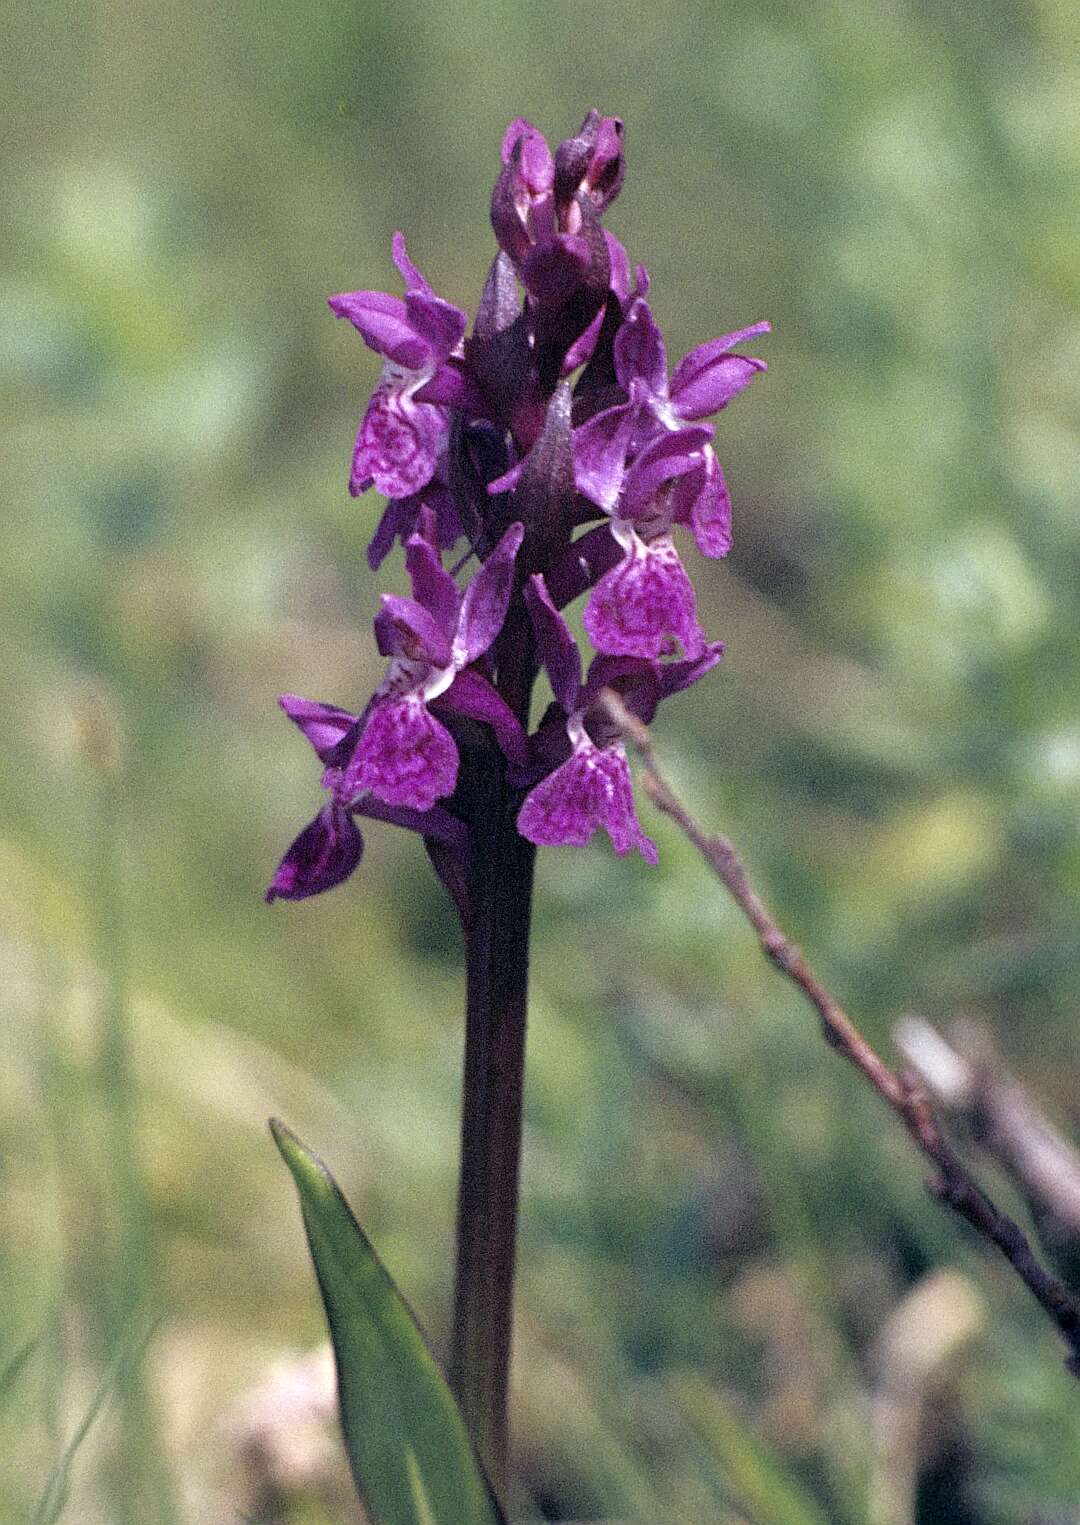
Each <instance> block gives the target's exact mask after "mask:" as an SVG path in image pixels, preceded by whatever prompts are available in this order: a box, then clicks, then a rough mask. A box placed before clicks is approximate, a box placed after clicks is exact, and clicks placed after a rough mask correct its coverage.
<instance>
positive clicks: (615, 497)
mask: <svg viewBox="0 0 1080 1525" xmlns="http://www.w3.org/2000/svg"><path fill="white" fill-rule="evenodd" d="M644 284H646V285H647V278H646V280H645V282H644ZM768 329H769V325H768V323H756V324H753V325H751V327H749V328H744V329H740V330H738V331H737V332H736V333H733V334H727V335H725V336H724V337H723V338H720V339H714V340H712V341H711V342H710V343H709V344H703V345H700V346H699V347H698V348H697V349H695V350H692V351H691V353H690V354H689V355H687V356H686V357H685V359H684V360H682V361H681V362H680V363H679V365H678V366H677V368H676V370H675V375H674V377H673V378H672V380H671V382H670V384H669V382H668V373H667V355H666V351H665V347H664V339H663V335H662V334H661V332H660V329H659V328H658V327H657V325H656V322H655V321H654V319H653V316H652V313H651V311H650V309H649V305H648V303H647V302H646V301H645V299H644V297H642V296H639V297H637V298H636V299H634V300H633V301H632V302H631V303H630V306H629V309H628V312H627V314H626V317H625V320H624V322H623V325H622V327H621V328H620V330H619V332H618V334H617V336H616V338H615V343H614V364H615V373H616V377H617V380H618V382H619V385H620V386H621V388H622V389H623V390H624V391H625V392H626V394H627V400H626V401H625V402H622V403H617V404H616V405H615V406H614V407H611V408H606V409H604V410H602V411H601V412H598V413H596V414H594V415H593V416H592V417H591V418H589V419H587V420H586V421H585V423H583V424H582V425H581V426H580V427H579V428H578V429H576V430H575V431H574V477H575V485H576V487H577V489H578V491H579V492H581V493H582V494H583V495H584V496H585V497H586V498H588V499H589V500H590V501H591V502H593V503H595V504H596V505H597V507H598V508H602V509H603V510H604V512H605V513H607V514H609V515H610V516H611V533H612V536H613V538H614V539H615V540H616V541H617V543H618V544H619V546H620V547H621V548H622V550H623V553H624V557H623V560H622V561H621V562H620V563H619V564H618V565H617V566H615V567H613V568H612V569H611V570H610V571H609V572H607V573H606V574H605V576H604V577H602V578H601V579H600V581H599V582H598V583H597V585H596V587H595V588H594V590H593V593H592V596H591V598H590V600H589V603H588V605H587V607H586V610H585V616H584V622H585V629H586V631H587V632H588V635H589V638H590V640H591V641H592V642H593V644H594V645H595V646H596V648H597V650H598V651H602V652H606V653H608V654H611V655H619V654H622V655H637V656H644V657H652V658H656V657H659V656H660V655H661V654H663V653H664V652H665V651H666V650H667V649H668V646H669V643H670V640H671V638H672V637H674V638H676V639H678V641H679V642H680V643H681V645H682V647H683V651H684V653H685V655H686V656H687V657H688V658H690V659H694V658H696V657H697V656H698V655H699V654H700V653H701V651H702V650H703V649H704V643H705V636H704V633H703V632H702V630H701V628H700V626H699V625H698V622H697V613H696V609H695V601H694V592H693V586H692V584H691V582H690V579H689V577H688V576H687V574H686V570H685V568H684V567H683V565H682V562H681V560H680V559H679V554H678V552H677V550H676V549H675V545H674V542H673V541H672V538H671V529H672V526H673V525H674V524H685V525H688V526H689V528H690V529H691V531H692V533H693V535H694V538H695V540H696V542H697V545H698V549H699V550H700V551H701V552H702V553H703V554H704V555H706V556H711V557H717V556H724V555H726V554H727V552H728V551H729V550H730V549H731V502H730V498H729V496H728V491H727V486H726V484H725V482H724V477H723V473H722V471H721V469H720V463H719V461H718V460H717V458H716V454H715V452H714V450H713V448H712V435H713V431H712V428H711V427H710V426H708V425H703V424H701V423H700V422H697V421H698V420H700V419H702V418H704V417H705V416H706V415H707V414H709V413H715V412H718V411H719V410H720V409H721V408H724V407H726V406H727V404H728V403H729V402H730V401H731V399H732V398H733V397H734V396H735V395H736V393H738V392H739V391H741V390H742V388H743V387H745V386H746V385H747V384H748V383H749V382H750V381H751V380H752V379H753V377H754V375H755V374H756V373H757V372H758V371H760V370H764V369H765V362H764V361H763V360H758V359H755V358H753V357H748V356H745V355H737V354H735V353H733V346H734V345H736V344H738V343H741V342H742V341H743V340H745V339H748V338H750V337H752V336H753V335H755V334H759V333H765V332H767V331H768ZM628 461H629V463H630V464H629V465H628V464H627V462H628Z"/></svg>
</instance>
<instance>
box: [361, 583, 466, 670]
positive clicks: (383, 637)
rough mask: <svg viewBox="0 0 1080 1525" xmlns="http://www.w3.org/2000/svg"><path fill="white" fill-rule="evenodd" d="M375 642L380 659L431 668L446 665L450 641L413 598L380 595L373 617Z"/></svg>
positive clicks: (432, 618)
mask: <svg viewBox="0 0 1080 1525" xmlns="http://www.w3.org/2000/svg"><path fill="white" fill-rule="evenodd" d="M375 641H376V644H377V645H378V648H379V651H380V653H381V655H382V656H384V657H404V658H405V660H406V661H408V662H426V663H429V664H430V665H431V666H432V667H448V666H449V665H450V640H449V637H448V636H447V635H446V633H445V631H444V630H443V629H442V627H441V626H440V625H439V623H438V621H437V620H436V619H435V618H434V617H433V616H432V614H431V613H430V611H429V610H427V609H425V608H424V606H423V604H419V603H417V601H416V599H415V598H402V597H400V596H399V595H398V594H395V593H383V594H382V595H381V597H380V599H379V612H378V614H377V615H376V616H375Z"/></svg>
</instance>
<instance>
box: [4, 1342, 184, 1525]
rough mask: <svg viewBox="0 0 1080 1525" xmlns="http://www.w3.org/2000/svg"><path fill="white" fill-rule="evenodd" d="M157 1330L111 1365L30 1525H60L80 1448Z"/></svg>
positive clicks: (123, 1351)
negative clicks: (59, 1521)
mask: <svg viewBox="0 0 1080 1525" xmlns="http://www.w3.org/2000/svg"><path fill="white" fill-rule="evenodd" d="M153 1332H154V1331H153V1328H152V1327H151V1328H150V1329H147V1330H146V1332H145V1333H144V1334H142V1335H140V1336H139V1338H138V1339H137V1340H133V1341H131V1342H130V1343H129V1344H127V1345H124V1346H123V1347H122V1348H121V1349H120V1350H119V1351H117V1353H116V1355H115V1356H114V1357H113V1359H112V1360H111V1361H110V1362H109V1365H108V1367H107V1369H106V1371H105V1374H104V1376H103V1377H102V1379H101V1381H100V1383H99V1384H98V1388H97V1391H96V1392H95V1394H94V1396H93V1398H91V1400H90V1403H89V1405H88V1407H87V1410H86V1413H85V1414H84V1415H83V1417H82V1419H81V1420H80V1421H79V1424H78V1426H77V1428H76V1430H75V1433H74V1434H73V1435H72V1437H71V1439H70V1440H69V1441H68V1443H67V1445H66V1446H65V1448H64V1454H63V1455H62V1456H61V1457H60V1460H59V1461H58V1462H57V1463H56V1466H55V1467H54V1468H53V1469H52V1471H51V1472H50V1474H49V1478H48V1481H47V1482H46V1484H45V1487H44V1488H43V1490H42V1493H41V1497H40V1498H39V1499H38V1502H37V1506H36V1507H35V1509H34V1512H33V1514H32V1515H31V1516H30V1525H56V1521H57V1520H58V1519H59V1518H60V1516H61V1515H62V1514H63V1512H64V1507H65V1505H66V1504H67V1498H68V1486H69V1482H70V1478H71V1467H72V1464H73V1462H74V1460H75V1457H76V1454H77V1453H78V1450H79V1447H80V1446H81V1445H82V1443H83V1441H84V1440H85V1439H86V1437H87V1435H88V1434H89V1433H90V1428H91V1426H92V1425H93V1423H94V1420H95V1419H96V1418H97V1416H98V1414H99V1413H100V1412H101V1410H102V1408H103V1407H104V1404H105V1400H106V1398H108V1396H109V1392H110V1390H111V1389H112V1388H114V1387H116V1386H117V1385H118V1383H119V1381H120V1379H121V1378H122V1377H123V1375H124V1373H125V1371H127V1370H129V1369H130V1367H132V1366H133V1365H135V1364H136V1363H137V1362H139V1361H141V1360H142V1356H143V1351H144V1350H145V1349H146V1347H147V1345H148V1344H149V1343H150V1337H151V1335H152V1334H153Z"/></svg>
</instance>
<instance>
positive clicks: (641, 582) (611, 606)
mask: <svg viewBox="0 0 1080 1525" xmlns="http://www.w3.org/2000/svg"><path fill="white" fill-rule="evenodd" d="M616 532H617V534H618V538H619V540H620V544H622V545H624V546H625V547H626V551H627V554H626V556H625V557H624V559H623V560H622V561H620V562H619V563H618V565H617V566H615V567H612V569H611V571H610V572H606V573H605V574H604V576H603V577H601V579H600V581H599V582H598V583H597V584H596V586H595V588H594V589H593V591H592V595H591V597H590V599H589V602H588V603H587V604H586V606H585V613H584V615H583V617H582V622H583V624H584V626H585V630H586V633H587V634H588V637H589V639H590V640H591V641H592V643H593V645H594V646H595V647H596V649H597V651H602V652H608V653H611V654H612V655H616V656H617V655H625V656H639V657H652V658H658V657H661V656H664V655H666V654H667V646H668V640H669V637H670V636H675V637H677V638H678V640H679V641H680V642H681V643H682V647H683V651H684V652H685V654H686V655H687V657H697V656H700V655H701V653H702V651H703V650H704V649H705V633H704V631H703V630H702V629H701V626H700V625H699V624H698V622H697V608H696V603H695V599H694V588H693V584H692V583H691V581H690V579H689V577H687V575H686V571H685V569H684V568H683V564H682V562H681V561H680V560H679V553H678V551H676V549H675V547H674V545H673V544H672V541H671V537H670V535H660V536H657V537H656V539H654V540H652V541H650V542H649V543H648V544H646V543H645V541H644V540H642V539H641V537H640V535H638V534H636V533H635V532H634V530H633V528H632V527H630V526H619V525H616Z"/></svg>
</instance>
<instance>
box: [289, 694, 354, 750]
mask: <svg viewBox="0 0 1080 1525" xmlns="http://www.w3.org/2000/svg"><path fill="white" fill-rule="evenodd" d="M278 703H279V704H280V705H281V708H282V709H283V710H284V711H285V713H286V715H288V717H289V719H290V720H291V721H292V723H293V725H295V726H298V727H299V729H300V730H301V731H303V733H304V735H305V736H306V737H307V739H308V741H310V743H311V745H312V746H313V747H314V748H315V752H316V755H317V756H318V758H319V761H320V762H326V761H327V760H328V758H329V756H330V753H331V752H332V751H333V750H334V748H335V747H336V746H337V744H338V742H339V741H340V740H341V738H342V737H343V736H345V735H347V734H348V732H349V731H350V730H351V729H352V727H353V726H354V725H355V724H356V716H355V715H350V714H349V712H348V710H339V709H338V708H337V707H336V706H335V705H333V704H320V703H319V702H318V700H317V699H301V698H300V695H299V694H281V695H280V696H279V698H278Z"/></svg>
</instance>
